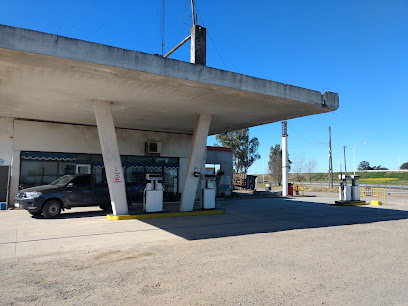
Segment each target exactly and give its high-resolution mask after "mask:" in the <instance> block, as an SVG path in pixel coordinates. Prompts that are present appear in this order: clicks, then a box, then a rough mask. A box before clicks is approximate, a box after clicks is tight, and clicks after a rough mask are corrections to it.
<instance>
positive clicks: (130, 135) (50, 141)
mask: <svg viewBox="0 0 408 306" xmlns="http://www.w3.org/2000/svg"><path fill="white" fill-rule="evenodd" d="M11 122H12V121H11ZM11 131H12V132H13V129H11ZM12 134H13V138H12V139H11V138H10V139H11V141H9V143H7V144H6V143H5V147H6V149H4V151H5V152H6V153H7V154H6V153H5V154H4V156H6V155H7V156H9V157H8V158H9V159H11V156H12V155H14V164H15V167H14V169H13V175H12V178H11V187H10V189H11V192H10V194H11V196H12V197H14V196H15V194H16V193H17V191H18V190H17V189H18V180H19V177H18V176H19V173H20V170H19V168H20V167H19V166H20V152H21V151H43V152H64V153H88V154H101V147H100V143H99V137H98V132H97V129H96V127H92V126H80V125H70V124H57V123H48V122H36V121H25V120H15V121H14V133H12ZM116 134H117V138H118V145H119V152H120V154H122V155H140V156H143V155H145V142H147V141H153V142H161V143H162V153H161V156H164V157H179V158H180V169H179V177H178V179H179V185H178V186H179V192H181V191H182V187H183V182H184V176H185V171H186V168H187V163H188V155H189V153H190V147H191V140H192V135H183V134H171V133H159V132H148V131H137V130H126V129H116ZM1 139H2V138H0V141H2V140H1ZM11 142H12V145H11ZM0 144H1V143H0ZM2 147H3V146H2ZM2 150H3V149H2ZM1 152H2V151H0V154H2V153H1ZM1 156H2V155H0V158H2V157H1Z"/></svg>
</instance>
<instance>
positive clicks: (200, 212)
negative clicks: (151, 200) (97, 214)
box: [106, 209, 225, 220]
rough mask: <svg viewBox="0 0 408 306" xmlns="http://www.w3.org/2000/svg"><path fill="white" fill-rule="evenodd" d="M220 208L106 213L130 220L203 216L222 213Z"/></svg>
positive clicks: (108, 216) (112, 216)
mask: <svg viewBox="0 0 408 306" xmlns="http://www.w3.org/2000/svg"><path fill="white" fill-rule="evenodd" d="M224 212H225V211H224V210H222V209H217V210H198V211H184V212H174V213H151V214H143V215H123V216H115V215H106V218H107V219H108V220H130V219H153V218H170V217H184V216H203V215H218V214H223V213H224Z"/></svg>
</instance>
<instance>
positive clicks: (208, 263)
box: [0, 194, 408, 305]
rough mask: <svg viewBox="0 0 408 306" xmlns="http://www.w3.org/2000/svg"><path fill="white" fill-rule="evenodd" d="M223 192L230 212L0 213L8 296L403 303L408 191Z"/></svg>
mask: <svg viewBox="0 0 408 306" xmlns="http://www.w3.org/2000/svg"><path fill="white" fill-rule="evenodd" d="M318 195H319V196H318V197H299V198H293V199H284V198H272V199H253V200H233V201H219V202H218V203H217V206H218V207H220V208H225V209H226V214H224V215H212V216H194V217H179V218H166V219H148V220H145V221H143V220H124V221H108V220H106V217H105V215H104V214H103V213H102V212H101V211H100V210H98V209H93V208H87V209H76V210H74V209H72V211H67V213H65V214H63V215H62V218H60V219H55V220H47V219H42V218H37V219H36V218H33V217H31V216H30V215H29V214H28V213H27V212H26V211H1V212H0V224H1V227H0V294H1V296H2V301H1V302H0V304H3V303H4V304H11V303H13V304H17V305H18V304H55V303H56V302H58V303H62V304H74V305H75V304H77V305H83V304H84V303H87V304H94V305H100V304H109V303H111V304H112V303H113V304H138V305H164V304H168V305H176V304H177V305H191V304H199V305H201V304H212V305H220V304H221V305H237V304H239V303H241V304H254V305H272V304H289V305H291V304H293V305H295V304H310V305H316V304H323V303H324V304H334V305H347V304H348V305H356V304H370V305H384V304H404V303H406V301H407V300H408V294H407V290H406V289H407V288H408V263H407V254H408V243H407V241H408V201H407V198H405V197H391V198H389V199H387V202H389V205H387V206H384V207H370V206H365V207H336V206H331V205H328V204H329V203H333V201H334V200H335V197H336V195H334V194H318Z"/></svg>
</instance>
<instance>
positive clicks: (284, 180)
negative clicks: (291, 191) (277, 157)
mask: <svg viewBox="0 0 408 306" xmlns="http://www.w3.org/2000/svg"><path fill="white" fill-rule="evenodd" d="M282 196H284V197H286V196H288V136H287V135H282Z"/></svg>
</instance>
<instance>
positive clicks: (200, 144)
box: [180, 114, 211, 211]
mask: <svg viewBox="0 0 408 306" xmlns="http://www.w3.org/2000/svg"><path fill="white" fill-rule="evenodd" d="M210 123H211V115H209V114H200V115H199V116H198V118H197V122H196V126H195V129H194V136H193V141H192V143H191V150H190V156H189V159H188V165H187V171H186V176H185V178H184V185H183V192H182V194H181V203H180V211H192V210H193V208H194V200H195V195H196V192H197V186H198V183H199V180H200V177H199V176H197V174H200V173H201V165H202V162H203V158H204V154H205V150H206V148H207V136H208V131H209V129H210Z"/></svg>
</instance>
